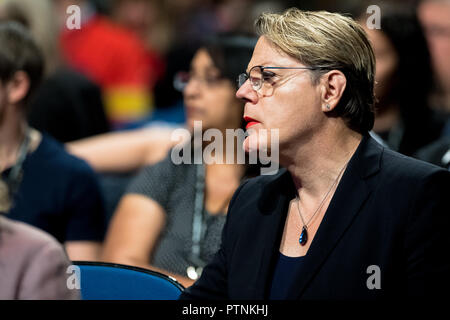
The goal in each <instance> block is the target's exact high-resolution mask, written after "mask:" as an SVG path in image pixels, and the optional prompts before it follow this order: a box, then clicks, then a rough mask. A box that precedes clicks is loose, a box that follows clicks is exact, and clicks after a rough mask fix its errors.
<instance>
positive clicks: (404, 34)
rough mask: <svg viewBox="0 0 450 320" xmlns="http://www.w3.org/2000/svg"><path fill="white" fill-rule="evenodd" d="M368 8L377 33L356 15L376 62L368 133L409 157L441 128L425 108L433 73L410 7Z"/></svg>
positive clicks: (365, 16)
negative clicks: (376, 14) (376, 13)
mask: <svg viewBox="0 0 450 320" xmlns="http://www.w3.org/2000/svg"><path fill="white" fill-rule="evenodd" d="M370 4H377V5H378V6H379V7H380V8H381V21H380V26H381V28H380V29H369V28H368V26H367V23H366V21H367V19H368V17H369V14H366V13H364V14H362V15H360V18H359V22H360V24H361V26H362V27H363V28H364V30H365V31H366V32H367V35H368V37H369V40H370V42H371V44H372V46H373V49H374V53H375V58H376V74H375V81H376V83H375V97H376V99H377V101H376V103H375V124H374V127H373V131H374V132H375V133H376V134H377V135H378V136H380V137H381V138H382V139H383V141H384V142H385V143H386V144H387V145H388V146H389V147H390V148H391V149H393V150H395V151H398V152H400V153H403V154H405V155H408V156H413V155H415V153H416V152H417V151H418V150H419V149H420V148H421V147H423V146H425V145H427V144H429V143H431V142H433V141H435V140H437V139H438V138H439V137H440V135H441V132H442V129H443V127H444V121H443V119H442V118H439V117H438V116H437V115H436V114H435V112H434V111H433V110H431V108H430V107H429V103H428V98H429V96H430V93H431V89H432V87H433V70H432V67H431V61H430V54H429V51H428V46H427V42H426V40H425V37H424V34H423V31H422V28H421V25H420V23H419V21H418V19H417V16H416V13H415V10H414V8H413V7H410V6H407V5H404V4H397V3H388V2H375V3H373V2H370ZM365 8H366V7H364V10H365ZM364 12H365V11H364Z"/></svg>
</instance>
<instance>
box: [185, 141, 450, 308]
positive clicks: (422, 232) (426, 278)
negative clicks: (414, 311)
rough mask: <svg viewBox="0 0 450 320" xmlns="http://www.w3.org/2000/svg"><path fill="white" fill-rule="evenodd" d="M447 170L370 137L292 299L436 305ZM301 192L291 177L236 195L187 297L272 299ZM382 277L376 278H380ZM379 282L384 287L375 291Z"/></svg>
mask: <svg viewBox="0 0 450 320" xmlns="http://www.w3.org/2000/svg"><path fill="white" fill-rule="evenodd" d="M448 190H450V172H449V171H447V170H443V169H442V168H439V167H436V166H433V165H431V164H428V163H425V162H422V161H419V160H415V159H412V158H409V157H406V156H404V155H401V154H399V153H396V152H394V151H391V150H388V149H385V148H383V147H382V146H381V145H379V144H378V143H377V142H376V141H375V140H373V139H372V138H371V137H369V136H367V135H366V136H364V137H363V139H362V141H361V143H360V144H359V146H358V148H357V150H356V152H355V153H354V155H353V156H352V158H351V160H350V162H349V164H348V166H347V169H346V171H345V172H344V174H343V176H342V178H341V180H340V182H339V184H338V186H337V189H336V192H335V193H334V195H333V197H332V199H331V202H330V204H329V206H328V208H327V211H326V213H325V216H324V218H323V220H322V222H321V224H320V226H319V229H318V230H317V233H316V234H315V236H314V239H313V240H312V242H311V245H310V247H309V249H308V254H307V255H306V256H305V258H304V261H303V265H302V268H301V271H300V272H297V271H295V272H294V273H293V274H292V285H291V286H290V288H289V291H288V293H287V297H288V298H289V299H305V300H317V299H320V300H345V299H347V300H361V299H364V300H373V299H396V300H398V299H402V298H405V297H420V298H424V297H432V298H439V296H437V294H438V292H446V291H448V288H449V287H450V277H449V276H448V275H449V274H450V263H449V262H448V261H449V260H448V259H444V258H443V255H445V253H446V252H448V248H450V237H449V236H448V230H450V215H449V212H450V199H449V197H448ZM295 194H296V189H295V186H294V183H293V181H292V177H291V175H290V173H289V172H288V171H287V170H285V169H281V170H279V172H278V173H277V174H276V175H272V176H260V177H257V178H254V179H250V180H248V181H247V182H245V183H243V184H242V185H241V186H240V187H239V189H238V190H237V191H236V193H235V194H234V196H233V199H232V200H231V202H230V205H229V210H228V214H227V222H226V224H225V226H224V231H223V233H222V244H221V246H220V249H219V251H218V252H217V254H216V255H215V257H214V259H213V261H212V262H211V263H210V264H209V265H208V266H207V267H206V268H205V269H204V270H203V273H202V276H201V277H200V279H199V280H197V281H196V283H195V284H194V285H193V286H191V287H189V288H187V289H186V290H185V291H184V292H183V294H182V296H181V298H182V299H235V300H241V299H245V300H247V299H248V300H252V299H253V300H254V299H264V298H266V297H268V296H269V291H270V286H271V280H272V277H271V275H272V271H273V267H274V265H275V261H276V260H275V259H276V257H277V256H278V254H279V247H280V241H281V237H282V234H283V229H284V225H285V220H286V214H287V212H288V208H289V202H290V201H291V200H292V199H294V198H295ZM377 270H379V272H378V271H377ZM377 278H378V279H380V285H381V286H380V288H379V289H377V287H374V286H373V285H374V284H375V285H377Z"/></svg>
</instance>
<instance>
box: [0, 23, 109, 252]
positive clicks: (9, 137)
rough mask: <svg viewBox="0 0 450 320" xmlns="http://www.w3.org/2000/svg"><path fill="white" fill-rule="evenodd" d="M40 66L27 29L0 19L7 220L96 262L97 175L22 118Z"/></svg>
mask: <svg viewBox="0 0 450 320" xmlns="http://www.w3.org/2000/svg"><path fill="white" fill-rule="evenodd" d="M43 70H44V61H43V57H42V54H41V52H40V50H39V48H38V47H37V45H36V44H35V42H34V40H33V39H32V37H31V35H30V33H29V31H28V30H27V29H26V28H25V27H24V26H23V25H21V24H20V23H17V22H2V23H0V89H1V91H0V93H1V94H0V173H1V176H2V179H3V180H4V181H5V182H6V183H7V186H8V189H9V192H10V198H11V199H12V203H13V204H14V205H13V206H12V208H11V210H10V211H9V218H11V219H14V220H20V221H23V222H26V223H29V224H31V225H33V226H35V227H38V228H40V229H42V230H44V231H46V232H48V233H50V234H51V235H52V236H53V237H55V238H56V239H57V240H58V241H59V242H60V243H63V244H64V245H65V249H66V251H67V253H68V255H69V257H70V258H71V259H72V260H96V259H97V258H98V256H99V253H100V250H101V241H102V240H103V236H104V229H105V225H104V213H103V210H104V206H103V199H102V196H101V194H100V188H99V185H98V181H97V179H96V176H95V174H94V172H93V171H92V169H91V168H90V167H89V166H88V165H87V164H86V163H85V162H84V161H82V160H80V159H78V158H75V157H73V156H71V155H69V154H68V153H67V152H66V151H65V150H64V148H63V146H62V145H61V144H59V143H58V142H56V141H55V140H54V139H53V138H51V137H50V136H48V135H46V134H42V133H41V132H39V131H37V130H35V129H33V128H32V127H30V126H29V124H28V123H27V120H26V113H27V110H28V108H29V107H30V106H31V105H30V101H31V100H32V98H33V94H34V93H35V92H36V90H37V88H38V85H39V83H40V81H41V78H42V74H43Z"/></svg>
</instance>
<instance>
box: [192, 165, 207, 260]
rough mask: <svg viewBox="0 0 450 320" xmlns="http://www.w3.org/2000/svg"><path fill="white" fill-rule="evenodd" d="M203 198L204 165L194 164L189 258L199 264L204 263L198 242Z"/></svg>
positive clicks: (201, 236) (203, 222) (202, 227)
mask: <svg viewBox="0 0 450 320" xmlns="http://www.w3.org/2000/svg"><path fill="white" fill-rule="evenodd" d="M204 198H205V167H204V165H203V164H198V165H196V182H195V202H194V216H193V219H192V247H191V260H195V261H192V262H193V263H196V264H198V265H199V266H202V265H204V262H202V260H201V259H200V252H201V245H200V242H201V240H202V238H203V236H204V233H205V221H204V204H203V202H204Z"/></svg>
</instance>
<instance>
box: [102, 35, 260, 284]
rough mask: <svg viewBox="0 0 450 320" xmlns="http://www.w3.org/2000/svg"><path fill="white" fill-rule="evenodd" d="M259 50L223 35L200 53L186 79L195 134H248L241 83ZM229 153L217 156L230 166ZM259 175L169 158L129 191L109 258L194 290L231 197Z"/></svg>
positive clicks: (248, 40)
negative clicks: (244, 127) (165, 276)
mask: <svg viewBox="0 0 450 320" xmlns="http://www.w3.org/2000/svg"><path fill="white" fill-rule="evenodd" d="M254 43H255V39H254V38H252V37H248V36H242V35H221V36H218V37H217V38H216V39H213V40H211V41H208V43H206V45H204V46H202V48H201V49H199V50H198V51H197V52H196V54H195V56H194V58H193V60H192V64H191V70H190V72H189V74H188V75H180V79H179V81H180V82H181V83H183V84H184V85H185V88H184V91H183V94H184V101H185V105H186V113H187V126H188V128H190V129H191V130H193V126H194V121H201V122H202V130H203V132H204V131H205V130H207V129H210V128H215V129H218V130H220V131H221V132H222V134H223V136H224V139H225V130H226V129H237V128H241V126H242V123H243V120H242V112H243V108H242V102H241V101H239V100H237V99H236V97H235V91H236V81H235V79H236V77H237V75H238V72H239V69H240V68H242V67H244V66H245V64H246V62H247V61H248V59H249V58H250V56H251V53H252V48H253V45H254ZM223 142H224V145H225V141H223ZM207 145H208V143H207V142H204V145H203V146H202V149H203V150H204V148H206V146H207ZM235 147H236V148H240V147H241V146H236V145H235ZM234 151H236V150H234ZM216 152H219V151H216ZM223 152H224V153H222V151H220V153H219V154H216V156H217V157H223V159H225V157H226V154H225V150H224V151H223ZM221 159H222V158H221ZM234 163H236V162H234ZM255 171H256V170H255V167H254V166H246V165H244V164H217V163H214V164H201V165H196V164H180V165H175V164H174V163H173V162H172V158H171V156H170V153H169V154H168V155H167V156H166V158H165V159H164V160H162V161H161V162H158V163H157V164H155V165H153V166H148V167H146V168H144V169H143V170H142V171H141V172H140V174H139V175H138V176H137V177H136V178H135V179H134V180H133V181H132V183H131V184H130V186H129V188H128V189H127V192H126V194H125V196H124V197H123V198H122V200H121V202H120V204H119V207H118V209H117V211H116V213H115V215H114V217H113V220H112V222H111V224H110V227H109V230H108V235H107V239H106V242H105V249H104V254H103V259H104V260H106V261H112V262H116V263H124V264H129V265H136V266H141V267H146V268H150V269H156V270H157V271H161V272H163V273H167V274H170V275H172V276H173V277H175V278H176V279H177V280H179V281H180V282H181V283H182V284H183V285H185V286H189V285H191V284H192V283H193V282H194V280H196V279H197V277H198V276H199V274H200V273H201V268H202V267H203V266H204V265H205V264H206V263H207V262H208V261H209V260H210V259H211V257H212V254H213V253H214V252H215V251H216V249H217V248H218V246H219V243H220V233H221V230H222V227H223V224H224V222H225V213H226V210H227V207H228V203H229V201H230V199H231V195H232V194H233V193H234V191H235V189H236V188H237V187H238V185H239V184H240V182H241V181H242V180H243V179H244V178H247V177H249V176H254V175H257V174H259V172H255Z"/></svg>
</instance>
